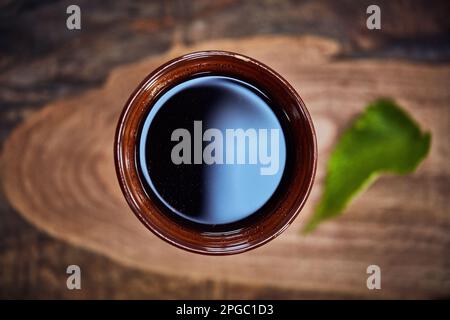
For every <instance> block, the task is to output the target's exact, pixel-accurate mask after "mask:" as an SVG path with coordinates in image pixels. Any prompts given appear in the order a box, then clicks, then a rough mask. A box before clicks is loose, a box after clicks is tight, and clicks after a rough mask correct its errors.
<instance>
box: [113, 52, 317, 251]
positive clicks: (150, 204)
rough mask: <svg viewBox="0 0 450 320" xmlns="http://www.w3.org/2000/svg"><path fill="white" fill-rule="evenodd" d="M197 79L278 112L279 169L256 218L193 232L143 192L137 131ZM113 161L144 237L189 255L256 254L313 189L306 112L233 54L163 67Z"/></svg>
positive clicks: (199, 56) (132, 115) (144, 86)
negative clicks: (282, 147)
mask: <svg viewBox="0 0 450 320" xmlns="http://www.w3.org/2000/svg"><path fill="white" fill-rule="evenodd" d="M200 75H201V76H204V75H219V76H228V77H232V78H235V79H240V80H242V81H245V82H247V83H249V84H251V85H253V86H255V87H256V88H258V89H260V90H261V91H262V92H264V93H265V94H267V95H268V96H269V97H270V99H271V100H272V101H273V102H274V106H275V107H276V108H278V110H274V112H275V113H276V115H277V117H278V120H279V121H280V123H281V125H282V127H283V129H284V131H285V132H284V134H285V139H286V165H285V170H284V173H283V176H282V179H281V182H280V185H279V186H278V188H277V190H276V192H275V193H274V194H273V195H272V197H271V198H270V200H269V201H268V202H267V203H266V204H265V205H264V206H263V207H262V208H261V209H260V210H259V212H258V214H255V215H251V216H250V217H248V218H245V219H243V220H242V221H238V222H234V223H230V224H226V225H210V226H198V225H196V224H193V223H191V222H189V221H185V220H183V219H180V218H176V217H174V216H173V214H168V212H167V210H168V209H167V208H166V207H165V206H164V205H163V204H162V203H161V202H160V201H158V199H157V198H155V197H154V196H153V195H152V194H150V193H149V192H148V191H147V189H146V188H145V185H144V184H145V182H144V178H143V177H142V174H141V173H140V170H139V168H138V165H137V162H138V161H137V159H138V152H139V147H138V145H139V141H138V140H139V135H140V130H141V128H142V124H143V121H145V118H146V115H147V114H148V112H149V110H150V109H151V108H152V107H153V105H154V103H155V102H156V101H157V100H158V99H159V97H160V96H161V95H162V94H164V93H165V92H167V90H168V89H170V88H172V87H173V86H176V85H178V84H180V83H182V82H185V81H187V80H190V79H192V78H196V77H199V76H200ZM114 157H115V165H116V171H117V176H118V179H119V184H120V187H121V189H122V191H123V194H124V196H125V199H126V200H127V202H128V204H129V206H130V207H131V209H132V210H133V212H134V213H135V214H136V216H137V217H138V218H139V219H140V220H141V222H142V223H143V224H144V225H145V226H146V227H147V228H148V229H149V230H150V231H152V232H153V233H154V234H156V235H157V236H158V237H160V238H161V239H163V240H165V241H167V242H169V243H171V244H173V245H175V246H177V247H179V248H182V249H186V250H188V251H191V252H196V253H202V254H210V255H224V254H235V253H240V252H244V251H247V250H250V249H253V248H255V247H258V246H260V245H262V244H264V243H266V242H268V241H270V240H272V239H274V238H275V237H276V236H278V235H279V234H281V233H282V232H283V231H284V230H285V229H286V228H287V227H288V226H289V225H290V224H291V223H292V222H293V221H294V219H295V217H296V216H297V215H298V213H299V212H300V210H301V209H302V207H303V205H304V204H305V201H306V199H307V198H308V195H309V193H310V190H311V187H312V184H313V181H314V176H315V171H316V162H317V148H316V137H315V133H314V127H313V124H312V121H311V118H310V116H309V113H308V111H307V109H306V107H305V104H304V103H303V101H302V99H301V98H300V96H299V95H298V94H297V92H296V91H295V90H294V89H293V88H292V87H291V85H290V84H289V83H288V82H287V81H286V80H284V79H283V78H282V77H281V76H280V75H279V74H277V73H276V72H275V71H273V70H272V69H270V68H269V67H267V66H265V65H264V64H262V63H260V62H258V61H256V60H254V59H252V58H249V57H246V56H243V55H240V54H236V53H231V52H224V51H202V52H194V53H191V54H187V55H184V56H182V57H179V58H176V59H174V60H172V61H169V62H167V63H166V64H164V65H162V66H161V67H159V68H158V69H156V70H154V71H153V72H152V73H150V74H149V75H148V76H147V78H145V79H144V81H143V82H142V83H141V84H140V85H139V86H138V87H137V89H136V90H135V92H134V93H133V94H132V95H131V97H130V98H129V99H128V101H127V103H126V104H125V107H124V110H123V112H122V114H121V116H120V119H119V123H118V126H117V131H116V137H115V142H114Z"/></svg>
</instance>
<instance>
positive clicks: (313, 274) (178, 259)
mask: <svg viewBox="0 0 450 320" xmlns="http://www.w3.org/2000/svg"><path fill="white" fill-rule="evenodd" d="M202 49H222V50H230V51H237V52H241V53H243V54H246V55H249V56H252V57H254V58H256V59H258V60H261V61H262V62H264V63H266V64H268V65H269V66H271V67H273V68H274V69H275V70H276V71H278V72H279V73H280V74H282V75H283V76H284V77H285V78H286V79H287V80H288V81H290V82H291V84H292V85H293V86H294V87H295V88H296V89H297V90H298V91H299V93H300V95H301V96H302V98H303V99H304V101H305V103H306V105H307V107H308V108H309V110H310V112H311V115H312V117H313V121H314V123H315V125H316V131H317V134H318V143H319V168H318V169H319V170H318V179H317V183H316V185H315V187H314V189H313V192H312V195H311V197H310V200H309V202H308V204H307V206H306V208H305V209H304V210H303V212H302V213H301V214H300V216H299V217H298V218H297V221H296V223H295V224H294V225H293V226H292V227H290V228H289V229H288V230H287V231H286V232H285V233H284V234H283V235H282V236H280V237H279V238H277V239H275V240H274V241H272V242H271V243H269V244H267V245H265V246H263V247H262V248H259V249H257V250H254V251H251V252H249V253H245V254H241V255H237V256H231V257H205V256H200V255H195V254H191V253H187V252H184V251H181V250H179V249H176V248H173V247H171V246H170V245H168V244H166V243H164V242H163V241H161V240H159V239H157V238H156V237H155V236H153V235H152V234H151V233H150V232H148V231H147V230H146V229H145V227H144V226H143V225H141V224H140V222H139V221H138V220H137V219H136V218H135V217H134V215H133V214H132V213H131V211H130V209H129V208H128V206H127V205H126V203H125V201H124V199H123V196H122V194H121V192H120V190H119V187H118V184H117V181H116V176H115V172H114V166H113V154H112V145H113V135H114V130H115V126H116V122H117V119H118V115H119V112H120V111H121V109H122V107H123V105H124V103H125V101H126V99H127V98H128V96H129V94H130V93H131V91H132V90H133V88H134V87H136V85H137V84H138V83H139V82H140V81H141V80H142V79H143V77H144V76H145V75H146V74H147V73H149V72H150V71H151V70H152V69H154V68H155V67H157V66H158V65H160V64H161V63H163V62H165V61H167V60H168V59H169V58H172V57H174V56H177V55H180V54H182V53H185V52H188V51H194V50H202ZM340 50H341V49H340V48H339V46H338V45H337V44H336V43H334V42H332V41H329V40H324V39H319V38H315V37H302V38H296V37H255V38H247V39H242V40H238V41H236V40H234V41H228V40H222V41H209V42H205V43H201V44H198V45H196V46H195V47H190V48H186V47H182V46H175V47H174V48H173V49H172V50H171V51H170V52H168V53H166V54H163V55H160V56H154V57H150V58H148V59H146V60H143V61H142V62H140V63H135V64H132V65H129V66H125V67H120V68H116V69H115V70H113V71H112V73H111V75H110V77H109V79H108V81H107V83H106V84H105V85H104V87H103V88H102V89H98V90H93V91H89V92H87V93H85V94H82V95H79V96H76V97H73V98H71V99H67V100H64V101H58V102H55V103H52V104H50V105H48V106H47V107H45V108H44V109H43V110H42V111H40V112H38V113H36V114H35V115H34V116H32V117H31V118H30V119H29V120H28V121H26V122H25V123H24V124H23V125H21V126H20V127H19V128H18V129H17V130H15V131H14V132H13V134H12V135H11V136H10V138H9V139H8V140H7V141H6V143H5V147H4V152H3V155H2V166H3V168H2V169H3V176H4V179H3V181H2V182H3V188H4V190H5V193H6V195H7V197H8V199H9V201H10V202H11V203H12V204H13V206H14V207H15V208H16V209H17V210H18V211H20V212H21V213H22V214H23V215H24V217H26V219H28V220H29V221H31V222H32V223H33V224H35V225H36V226H38V227H39V228H41V229H43V230H45V231H47V232H48V233H50V234H51V235H53V236H55V237H58V238H62V239H64V240H67V241H69V242H70V243H73V244H76V245H79V246H82V247H85V248H88V249H91V250H94V251H96V252H99V253H102V254H105V255H107V256H109V257H111V258H113V259H115V260H117V261H119V262H121V263H123V264H126V265H130V266H133V267H138V268H141V269H143V270H151V271H154V272H158V273H162V274H167V275H179V276H180V275H181V276H187V277H190V278H192V279H200V280H203V279H211V280H214V281H227V282H233V283H245V284H251V285H255V286H272V287H280V288H285V289H295V290H301V291H305V292H314V293H315V296H320V295H321V294H323V295H324V296H325V295H330V294H343V295H344V294H352V295H356V296H359V297H368V298H373V297H384V298H391V297H402V298H404V297H407V298H417V297H442V296H448V295H449V294H450V271H449V270H450V269H449V265H450V252H449V244H450V235H449V231H450V215H449V212H448V209H447V207H448V204H449V201H448V186H449V175H450V172H449V168H448V165H447V162H448V160H447V158H448V156H449V144H448V135H449V133H450V132H449V131H450V129H449V125H450V121H449V120H450V113H449V102H450V93H449V92H448V90H447V86H448V83H449V80H450V66H449V65H437V66H430V65H420V64H412V63H406V62H399V61H386V60H384V61H381V60H358V61H352V62H350V61H345V60H344V61H341V60H337V59H335V57H336V56H337V55H338V54H339V52H340ZM379 96H389V97H393V98H395V99H396V100H397V101H398V102H399V103H400V104H401V105H403V106H405V108H406V109H408V110H409V111H410V112H411V113H412V114H413V116H414V118H416V119H417V120H418V121H419V123H420V124H421V126H423V127H425V128H427V129H428V130H430V131H431V132H432V134H433V141H432V148H431V153H430V156H429V157H428V158H427V159H426V161H425V162H424V163H423V165H422V166H421V167H420V169H419V170H418V171H417V172H416V173H415V174H413V175H411V176H407V177H396V176H395V177H394V176H389V177H385V178H382V179H380V180H379V181H378V182H377V183H375V185H374V186H373V187H371V188H370V189H369V190H368V192H366V193H365V194H364V195H363V196H362V197H360V198H359V199H358V200H357V201H356V202H355V203H354V204H353V205H352V206H351V207H350V208H349V209H348V210H347V212H346V215H345V216H343V217H342V218H339V219H337V220H334V221H331V222H328V223H326V224H324V225H322V226H321V227H320V228H319V229H318V230H317V232H315V233H313V234H312V235H310V236H308V237H302V236H300V235H299V233H298V232H299V230H300V228H301V226H302V225H303V224H304V223H305V220H306V218H307V216H309V215H310V214H311V209H312V208H313V205H314V203H316V201H317V199H318V196H319V195H320V187H321V181H322V179H323V175H324V171H323V168H324V164H325V161H326V158H327V156H328V154H329V151H330V148H331V146H332V145H333V143H334V141H335V139H336V136H337V134H338V133H339V132H340V131H341V130H342V129H343V128H344V127H345V125H346V124H348V122H349V120H350V119H351V118H352V117H353V116H355V115H356V114H357V113H358V112H360V111H361V110H362V108H363V107H364V105H365V104H366V103H367V102H368V101H370V100H372V99H374V98H376V97H379ZM369 264H378V265H380V267H381V268H382V287H383V290H381V291H378V292H374V291H369V290H367V288H366V277H367V275H366V267H367V266H368V265H369Z"/></svg>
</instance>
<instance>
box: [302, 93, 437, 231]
mask: <svg viewBox="0 0 450 320" xmlns="http://www.w3.org/2000/svg"><path fill="white" fill-rule="evenodd" d="M430 140H431V136H430V133H423V132H421V130H420V128H419V127H418V125H417V124H416V123H415V122H414V120H412V119H411V118H410V117H409V115H408V114H407V113H406V112H405V111H404V110H402V109H401V108H400V107H399V106H398V105H397V104H395V102H394V101H392V100H388V99H379V100H377V101H375V102H373V103H371V104H369V105H368V106H367V108H366V110H365V111H364V112H363V113H362V114H361V115H360V116H359V117H358V118H357V119H355V120H354V122H353V123H352V124H351V126H350V127H349V128H348V129H347V130H346V131H345V132H344V133H343V134H342V136H341V137H340V140H339V141H338V143H337V145H336V147H335V149H334V151H333V152H332V154H331V156H330V159H329V160H328V167H327V176H326V178H325V186H324V192H323V194H322V198H321V199H320V202H319V204H318V205H317V207H316V210H315V212H314V215H313V216H312V218H311V220H310V221H309V222H308V223H307V225H306V226H305V228H304V232H305V233H307V232H310V231H312V230H313V229H315V228H316V227H317V225H318V224H319V223H321V222H322V221H324V220H326V219H329V218H332V217H335V216H337V215H339V214H340V213H341V212H342V210H344V209H345V207H346V206H347V204H348V203H349V202H350V200H351V199H352V198H354V197H355V196H356V195H357V194H358V193H360V192H361V191H362V190H363V189H365V188H367V187H368V186H369V185H370V184H371V183H372V182H373V181H374V180H375V179H376V178H377V177H378V176H379V175H380V174H381V173H396V174H406V173H410V172H413V171H414V170H415V168H416V167H417V166H418V165H419V163H420V162H421V161H422V160H423V159H424V158H425V156H426V155H427V153H428V150H429V149H430Z"/></svg>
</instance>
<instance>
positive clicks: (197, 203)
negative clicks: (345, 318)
mask: <svg viewBox="0 0 450 320" xmlns="http://www.w3.org/2000/svg"><path fill="white" fill-rule="evenodd" d="M271 105H272V102H271V100H270V98H269V97H268V96H266V95H265V94H264V93H263V92H262V91H260V90H259V89H257V88H256V87H254V86H252V85H250V84H248V83H245V82H243V81H241V80H238V79H234V78H230V77H223V76H203V77H199V78H195V79H191V80H188V81H185V82H183V83H181V84H178V85H176V86H174V87H172V88H171V89H169V90H168V91H166V92H165V93H164V94H162V95H161V97H159V99H158V100H157V101H156V103H155V104H154V105H153V106H152V108H151V110H150V112H149V113H148V115H147V117H146V118H145V121H144V123H143V125H142V127H141V132H140V138H139V140H138V141H139V156H138V166H139V169H140V171H141V173H142V176H143V182H144V184H145V187H146V189H147V190H148V192H149V193H151V194H153V196H154V197H156V198H157V199H158V201H160V202H161V204H162V205H163V206H164V207H166V208H167V209H168V211H170V214H175V215H177V216H179V217H181V218H183V219H187V220H189V221H190V222H193V223H196V224H202V225H223V224H229V223H234V222H238V221H240V220H242V219H245V218H247V217H250V216H252V215H253V214H255V213H256V212H258V210H259V209H261V207H262V206H264V205H265V204H266V203H267V202H268V201H269V200H270V198H271V197H272V196H273V195H274V193H275V192H276V190H277V188H278V187H279V185H280V182H281V179H282V176H283V172H284V169H285V163H286V141H285V135H284V131H283V128H282V126H281V124H280V121H279V120H278V117H277V116H276V114H275V113H274V111H273V110H274V108H273V107H272V106H271ZM199 124H201V129H200V131H199V130H198V129H199V127H200V126H199ZM195 126H197V132H196V131H195V129H194V127H195ZM176 129H185V130H187V131H188V132H189V134H190V138H189V139H184V137H185V136H183V138H180V137H178V140H176V139H175V140H174V139H173V137H172V135H173V133H174V131H175V130H176ZM208 129H217V130H215V133H217V132H218V131H219V132H220V133H221V134H222V136H223V139H222V149H221V150H222V153H223V155H222V162H223V163H217V162H220V161H217V159H219V160H220V157H218V154H217V153H216V152H219V151H217V150H219V148H218V146H220V143H217V144H215V146H217V148H216V149H215V152H212V153H211V155H213V156H215V157H216V158H215V159H216V162H214V163H212V164H207V163H205V158H204V157H203V156H204V154H203V152H204V150H207V149H205V148H207V146H208V145H210V144H211V143H212V142H213V141H215V139H216V138H217V137H218V136H217V135H216V136H214V138H211V139H210V140H207V141H203V138H204V137H203V134H204V133H205V131H206V130H208ZM227 129H228V130H236V129H242V130H243V131H244V132H246V133H249V132H250V133H256V140H253V142H255V141H257V142H256V155H255V154H253V162H252V161H250V158H251V157H252V156H251V155H250V153H251V152H252V151H251V150H253V151H255V149H254V148H253V149H252V148H251V147H250V145H251V143H250V138H248V137H247V136H246V138H245V140H244V141H245V144H244V150H245V152H244V154H245V159H244V161H242V160H243V159H242V158H241V163H238V160H237V153H238V149H237V148H238V146H237V145H238V142H237V138H236V140H234V142H235V144H234V146H235V148H234V149H233V150H234V157H233V159H234V163H232V164H231V163H227V154H228V151H229V150H231V149H227V147H228V146H229V145H231V144H227V139H226V136H227ZM249 129H250V131H247V130H249ZM260 129H263V130H262V131H261V130H260ZM264 129H265V130H266V131H264ZM276 130H278V133H279V135H278V139H276V141H277V143H278V148H277V150H275V148H274V145H273V143H272V142H273V141H272V140H271V139H272V136H271V132H273V131H276ZM183 132H184V133H186V131H183ZM199 132H200V134H198V133H199ZM234 132H236V131H234ZM250 133H249V134H250ZM264 133H266V137H265V138H266V142H267V144H266V147H267V148H266V151H267V152H266V157H260V154H259V152H260V151H261V149H262V148H260V142H261V139H264V137H263V134H264ZM250 135H251V134H250ZM219 137H220V136H219ZM253 138H255V136H254V135H253ZM188 140H189V142H190V152H188V155H189V153H190V157H187V156H186V153H185V152H181V151H180V152H178V153H176V154H178V155H180V156H183V159H185V160H186V159H190V160H189V161H187V160H186V161H185V162H190V163H185V162H183V163H179V164H177V163H174V161H173V158H172V154H173V148H174V147H175V146H177V145H178V146H180V145H179V143H180V142H183V146H186V145H187V142H188ZM274 141H275V140H274ZM184 143H186V144H184ZM253 146H255V144H253ZM241 147H242V145H241ZM230 148H231V147H230ZM178 150H179V149H178ZM186 150H187V149H186V148H184V149H183V151H186ZM199 150H200V152H201V153H200V152H199ZM210 150H211V149H210ZM271 151H272V153H273V152H274V151H277V154H276V155H274V154H272V155H271ZM219 154H220V152H219ZM267 155H271V156H272V157H269V158H270V159H271V162H270V163H268V160H267V159H268V157H267ZM255 157H256V163H254V162H255ZM276 159H277V160H276ZM276 161H277V163H278V165H276V164H275V162H276ZM242 162H243V163H242ZM262 168H266V173H267V172H269V173H270V174H265V175H264V174H262V172H263V171H264V170H263V171H262ZM270 168H272V170H271V169H270Z"/></svg>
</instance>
